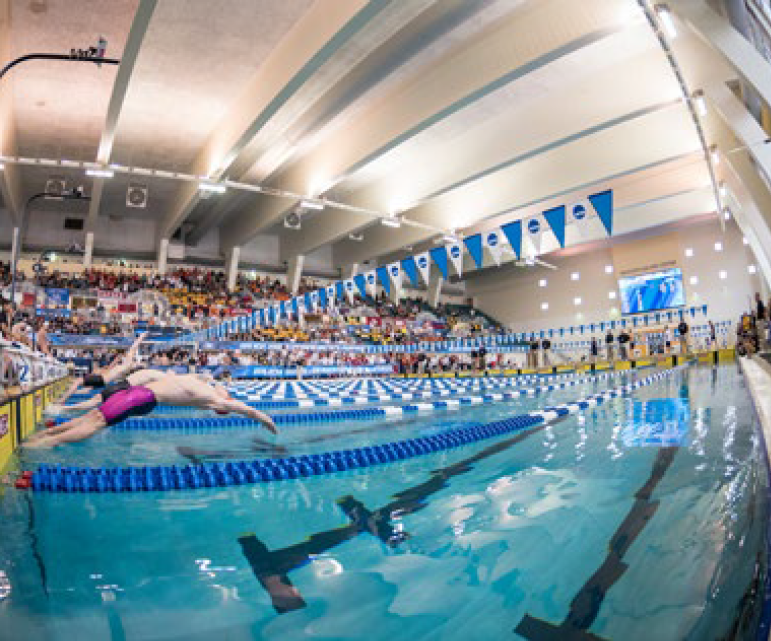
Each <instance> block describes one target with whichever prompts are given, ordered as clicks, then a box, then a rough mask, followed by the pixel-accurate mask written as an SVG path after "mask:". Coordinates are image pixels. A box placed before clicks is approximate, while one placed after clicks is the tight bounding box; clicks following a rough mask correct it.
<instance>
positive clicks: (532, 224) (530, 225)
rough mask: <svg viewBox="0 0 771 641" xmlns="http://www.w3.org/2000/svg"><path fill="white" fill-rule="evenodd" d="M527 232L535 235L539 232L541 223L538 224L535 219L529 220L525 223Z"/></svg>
mask: <svg viewBox="0 0 771 641" xmlns="http://www.w3.org/2000/svg"><path fill="white" fill-rule="evenodd" d="M527 231H529V232H530V233H531V234H537V233H538V232H539V231H541V223H539V222H538V219H537V218H531V219H530V220H528V221H527Z"/></svg>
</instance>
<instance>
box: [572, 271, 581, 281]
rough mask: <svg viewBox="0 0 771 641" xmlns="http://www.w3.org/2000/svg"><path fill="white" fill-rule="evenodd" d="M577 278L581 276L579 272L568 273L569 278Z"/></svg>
mask: <svg viewBox="0 0 771 641" xmlns="http://www.w3.org/2000/svg"><path fill="white" fill-rule="evenodd" d="M579 278H581V274H579V273H578V272H573V273H572V274H570V280H578V279H579Z"/></svg>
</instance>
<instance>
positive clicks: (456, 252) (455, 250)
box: [450, 245, 460, 258]
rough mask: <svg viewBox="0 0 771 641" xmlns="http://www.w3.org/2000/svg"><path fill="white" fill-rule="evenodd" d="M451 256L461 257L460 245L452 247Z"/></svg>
mask: <svg viewBox="0 0 771 641" xmlns="http://www.w3.org/2000/svg"><path fill="white" fill-rule="evenodd" d="M450 256H452V257H453V258H460V247H458V246H457V245H456V246H454V247H450Z"/></svg>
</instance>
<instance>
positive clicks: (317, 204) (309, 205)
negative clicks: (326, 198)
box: [300, 198, 326, 210]
mask: <svg viewBox="0 0 771 641" xmlns="http://www.w3.org/2000/svg"><path fill="white" fill-rule="evenodd" d="M325 206H326V205H325V204H324V203H323V201H321V200H308V199H307V198H306V199H305V200H301V201H300V207H302V208H303V209H318V210H321V209H324V207H325Z"/></svg>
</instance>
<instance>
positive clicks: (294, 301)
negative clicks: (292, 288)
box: [291, 298, 300, 318]
mask: <svg viewBox="0 0 771 641" xmlns="http://www.w3.org/2000/svg"><path fill="white" fill-rule="evenodd" d="M291 307H292V312H293V313H294V315H295V316H296V317H298V318H299V316H300V306H299V302H298V300H297V299H296V298H293V299H292V303H291Z"/></svg>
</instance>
